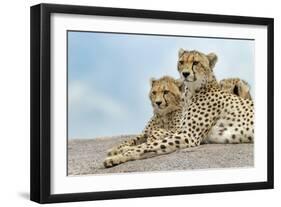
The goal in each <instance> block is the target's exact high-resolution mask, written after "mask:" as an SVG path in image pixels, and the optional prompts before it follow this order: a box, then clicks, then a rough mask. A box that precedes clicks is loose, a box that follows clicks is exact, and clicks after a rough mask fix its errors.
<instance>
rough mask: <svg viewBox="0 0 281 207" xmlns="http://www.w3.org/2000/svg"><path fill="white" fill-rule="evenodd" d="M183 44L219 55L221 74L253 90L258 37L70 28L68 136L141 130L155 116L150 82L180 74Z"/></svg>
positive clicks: (93, 136)
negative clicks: (174, 35)
mask: <svg viewBox="0 0 281 207" xmlns="http://www.w3.org/2000/svg"><path fill="white" fill-rule="evenodd" d="M179 48H185V49H187V50H199V51H201V52H204V53H206V54H207V53H210V52H214V53H216V54H217V56H218V63H217V65H216V67H215V69H214V71H215V74H216V77H217V78H218V79H219V80H220V79H222V78H228V77H240V78H242V79H244V80H246V81H248V82H249V84H250V86H251V92H252V94H253V93H254V41H253V40H232V39H215V38H195V37H171V36H152V35H130V34H112V33H95V32H68V135H69V138H70V139H71V138H95V137H104V136H114V135H125V134H137V133H139V132H141V131H142V129H143V128H144V126H145V124H146V123H147V121H148V120H149V119H150V117H151V116H152V107H151V104H150V100H149V98H148V92H149V88H150V85H149V80H150V78H151V77H154V78H159V77H161V76H163V75H170V76H173V77H175V78H178V77H179V74H178V72H177V69H176V62H177V54H178V50H179ZM253 95H254V94H253Z"/></svg>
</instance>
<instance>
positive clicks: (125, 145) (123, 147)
mask: <svg viewBox="0 0 281 207" xmlns="http://www.w3.org/2000/svg"><path fill="white" fill-rule="evenodd" d="M146 139H147V135H146V134H140V135H138V136H136V137H134V138H132V139H129V140H125V141H124V142H122V143H121V144H119V145H117V146H115V147H113V148H111V149H109V150H108V151H107V155H108V156H114V155H117V154H120V153H122V152H126V151H127V150H128V149H130V147H131V146H136V145H139V144H141V143H144V142H145V141H146Z"/></svg>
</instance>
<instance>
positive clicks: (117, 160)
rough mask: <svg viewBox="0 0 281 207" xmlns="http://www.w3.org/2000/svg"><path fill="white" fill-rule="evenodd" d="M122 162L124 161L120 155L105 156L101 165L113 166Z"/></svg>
mask: <svg viewBox="0 0 281 207" xmlns="http://www.w3.org/2000/svg"><path fill="white" fill-rule="evenodd" d="M123 162H125V161H124V160H123V159H122V156H118V155H116V156H112V157H108V158H106V159H105V160H104V162H103V165H104V167H106V168H109V167H114V166H116V165H119V164H121V163H123Z"/></svg>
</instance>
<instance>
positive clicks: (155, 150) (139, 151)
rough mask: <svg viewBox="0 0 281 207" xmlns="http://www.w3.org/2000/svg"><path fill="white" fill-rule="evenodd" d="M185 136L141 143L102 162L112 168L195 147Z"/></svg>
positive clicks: (179, 135) (173, 136)
mask: <svg viewBox="0 0 281 207" xmlns="http://www.w3.org/2000/svg"><path fill="white" fill-rule="evenodd" d="M193 143H194V141H192V140H191V139H190V138H188V137H187V136H186V135H185V134H175V135H172V136H169V137H165V138H163V139H157V140H154V141H153V142H150V143H143V144H141V145H139V146H134V147H129V149H128V150H127V151H126V152H123V153H120V154H117V155H115V156H112V157H107V158H106V159H105V161H104V163H103V164H104V166H105V167H112V166H115V165H119V164H122V163H124V162H128V161H132V160H140V159H146V158H151V157H155V156H158V155H163V154H169V153H172V152H174V151H176V150H177V149H181V148H187V147H192V146H195V144H193Z"/></svg>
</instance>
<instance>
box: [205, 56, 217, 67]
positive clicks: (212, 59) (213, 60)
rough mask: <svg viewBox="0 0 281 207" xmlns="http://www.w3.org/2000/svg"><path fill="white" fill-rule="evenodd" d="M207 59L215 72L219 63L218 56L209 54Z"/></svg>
mask: <svg viewBox="0 0 281 207" xmlns="http://www.w3.org/2000/svg"><path fill="white" fill-rule="evenodd" d="M207 58H208V60H209V66H210V68H211V69H212V70H213V68H214V67H215V65H216V63H217V61H218V56H217V55H216V54H215V53H209V54H208V55H207Z"/></svg>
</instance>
